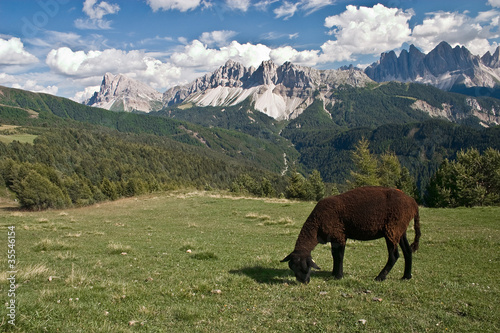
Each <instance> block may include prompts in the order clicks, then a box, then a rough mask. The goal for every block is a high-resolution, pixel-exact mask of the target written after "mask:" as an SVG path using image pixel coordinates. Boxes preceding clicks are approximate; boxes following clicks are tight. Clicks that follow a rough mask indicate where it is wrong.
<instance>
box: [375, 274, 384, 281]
mask: <svg viewBox="0 0 500 333" xmlns="http://www.w3.org/2000/svg"><path fill="white" fill-rule="evenodd" d="M385 278H386V277H385V276H380V275H379V276H377V277H376V278H375V281H384V280H385Z"/></svg>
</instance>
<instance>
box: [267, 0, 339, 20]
mask: <svg viewBox="0 0 500 333" xmlns="http://www.w3.org/2000/svg"><path fill="white" fill-rule="evenodd" d="M334 2H335V1H334V0H302V1H294V2H289V1H283V4H282V5H281V6H280V7H278V8H276V9H275V10H274V14H276V18H280V17H283V19H285V20H287V19H289V18H290V17H292V16H294V15H295V13H296V12H298V11H299V10H304V11H306V12H307V13H306V15H309V14H311V13H313V12H315V11H317V10H320V9H321V8H323V7H325V6H328V5H332V4H333V3H334Z"/></svg>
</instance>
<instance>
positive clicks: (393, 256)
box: [375, 237, 399, 281]
mask: <svg viewBox="0 0 500 333" xmlns="http://www.w3.org/2000/svg"><path fill="white" fill-rule="evenodd" d="M385 242H386V244H387V252H388V253H389V258H388V259H387V264H385V266H384V268H383V269H382V271H381V272H380V273H379V275H378V276H377V277H376V278H375V280H376V281H384V280H385V278H386V277H387V274H389V272H390V271H391V269H392V267H393V266H394V264H395V263H396V261H397V260H398V258H399V252H398V247H397V245H395V244H394V243H393V242H392V241H390V240H389V239H388V238H387V237H386V238H385Z"/></svg>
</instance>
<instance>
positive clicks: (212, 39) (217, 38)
mask: <svg viewBox="0 0 500 333" xmlns="http://www.w3.org/2000/svg"><path fill="white" fill-rule="evenodd" d="M236 34H237V33H236V32H234V31H230V30H218V31H212V32H204V33H203V34H201V36H200V41H201V42H203V43H205V44H207V45H208V46H225V45H227V44H229V39H231V38H232V37H234V36H235V35H236Z"/></svg>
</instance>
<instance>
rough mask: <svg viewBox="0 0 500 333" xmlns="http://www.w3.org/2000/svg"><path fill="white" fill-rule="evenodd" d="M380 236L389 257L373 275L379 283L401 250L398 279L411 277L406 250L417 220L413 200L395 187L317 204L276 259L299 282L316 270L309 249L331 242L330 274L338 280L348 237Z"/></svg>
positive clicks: (361, 191)
mask: <svg viewBox="0 0 500 333" xmlns="http://www.w3.org/2000/svg"><path fill="white" fill-rule="evenodd" d="M412 219H413V220H414V227H415V240H414V242H413V244H411V246H410V245H409V243H408V239H407V238H406V229H407V228H408V225H409V224H410V221H411V220H412ZM382 237H384V238H385V241H386V244H387V250H388V252H389V259H388V260H387V264H386V265H385V267H384V268H383V269H382V271H381V272H380V274H379V275H378V276H377V277H376V278H375V280H377V281H383V280H385V278H386V277H387V274H388V273H389V272H390V270H391V269H392V267H393V266H394V264H395V263H396V260H397V259H398V257H399V252H398V244H399V245H400V246H401V249H402V250H403V255H404V258H405V270H404V274H403V279H411V265H412V252H415V251H416V250H417V249H418V242H419V239H420V219H419V214H418V205H417V203H416V202H415V200H414V199H413V198H411V197H409V196H407V195H406V194H404V193H403V192H401V191H400V190H397V189H392V188H385V187H360V188H356V189H354V190H351V191H348V192H346V193H343V194H340V195H336V196H332V197H328V198H325V199H322V200H321V201H319V202H318V204H317V205H316V207H314V209H313V211H312V212H311V214H310V215H309V217H308V218H307V220H306V222H305V223H304V225H303V226H302V230H301V231H300V234H299V237H298V238H297V242H296V243H295V249H294V250H293V252H292V253H290V254H289V255H288V256H287V257H286V258H285V259H283V260H282V262H286V261H288V266H289V267H290V269H291V270H292V271H293V272H294V273H295V277H296V278H297V280H298V281H299V282H302V283H309V280H310V276H311V267H312V268H316V269H320V268H319V267H318V266H317V265H316V264H315V263H314V261H313V260H312V257H311V251H312V250H314V248H315V247H316V245H318V243H321V244H325V243H327V242H331V244H332V256H333V272H332V275H333V276H334V277H335V278H336V279H341V278H342V277H343V275H344V273H343V259H344V251H345V245H346V241H347V239H348V238H350V239H357V240H362V241H365V240H372V239H378V238H382Z"/></svg>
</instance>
